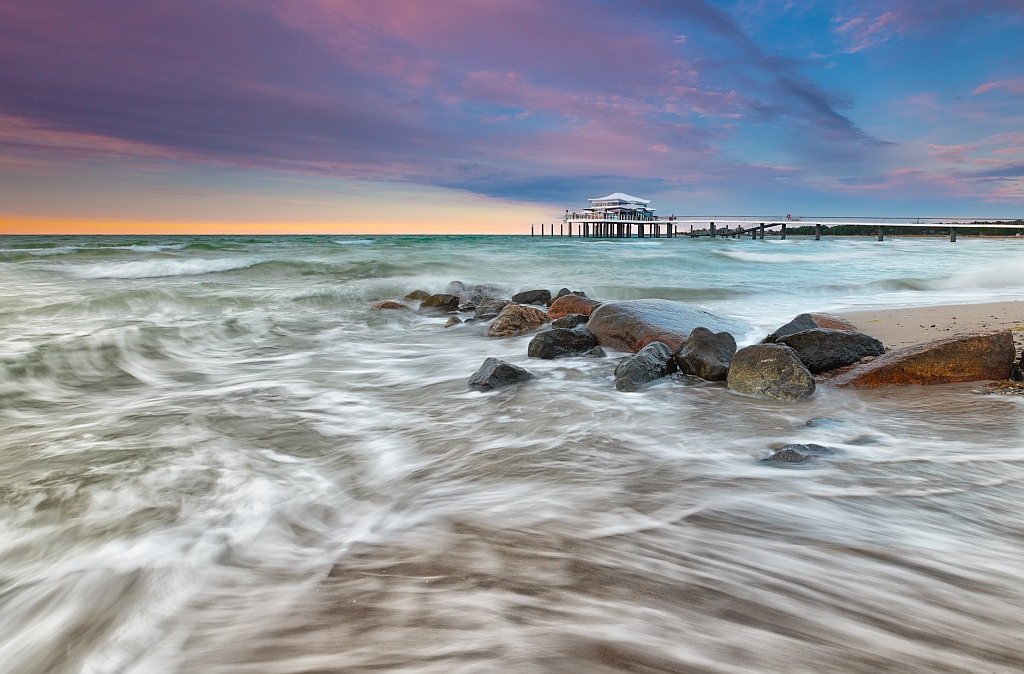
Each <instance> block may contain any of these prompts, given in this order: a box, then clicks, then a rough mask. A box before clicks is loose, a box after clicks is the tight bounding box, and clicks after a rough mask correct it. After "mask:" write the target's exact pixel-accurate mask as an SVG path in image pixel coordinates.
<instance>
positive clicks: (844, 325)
mask: <svg viewBox="0 0 1024 674" xmlns="http://www.w3.org/2000/svg"><path fill="white" fill-rule="evenodd" d="M811 318H812V319H814V322H815V323H816V324H817V325H818V327H819V328H825V329H826V330H852V331H854V332H857V326H856V325H854V324H853V323H851V322H850V321H848V320H846V319H845V318H843V317H842V316H836V315H835V314H826V313H824V312H820V311H814V312H811Z"/></svg>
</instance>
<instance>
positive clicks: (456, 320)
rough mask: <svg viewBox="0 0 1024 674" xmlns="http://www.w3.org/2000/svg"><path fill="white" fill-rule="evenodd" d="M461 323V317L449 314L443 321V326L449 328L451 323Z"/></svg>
mask: <svg viewBox="0 0 1024 674" xmlns="http://www.w3.org/2000/svg"><path fill="white" fill-rule="evenodd" d="M461 324H462V319H461V318H459V317H458V316H449V317H448V320H447V321H445V324H444V327H446V328H450V327H452V326H453V325H461Z"/></svg>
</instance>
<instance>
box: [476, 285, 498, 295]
mask: <svg viewBox="0 0 1024 674" xmlns="http://www.w3.org/2000/svg"><path fill="white" fill-rule="evenodd" d="M504 294H505V291H503V290H502V289H501V288H496V287H495V286H489V285H478V286H473V295H474V296H479V297H481V298H484V297H501V296H502V295H504Z"/></svg>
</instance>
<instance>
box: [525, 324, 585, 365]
mask: <svg viewBox="0 0 1024 674" xmlns="http://www.w3.org/2000/svg"><path fill="white" fill-rule="evenodd" d="M595 346H597V339H596V338H595V337H594V335H593V334H592V333H591V332H590V331H589V330H587V329H586V328H583V327H580V328H575V329H573V330H567V329H565V328H555V329H554V330H546V331H545V332H542V333H540V334H539V335H537V336H536V337H534V338H533V339H532V340H530V346H529V347H527V350H526V353H527V355H529V356H530V358H558V357H559V356H581V355H583V354H585V353H586V352H588V351H590V350H591V349H593V348H594V347H595Z"/></svg>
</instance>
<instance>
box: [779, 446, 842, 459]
mask: <svg viewBox="0 0 1024 674" xmlns="http://www.w3.org/2000/svg"><path fill="white" fill-rule="evenodd" d="M834 453H835V452H834V451H833V450H831V449H829V448H828V447H825V446H823V445H815V444H806V445H799V444H792V445H786V446H785V447H783V448H781V449H779V450H778V451H777V452H775V453H773V454H772V455H771V456H769V457H768V458H767V459H765V461H778V462H780V463H803V462H804V461H807V460H808V459H812V458H814V457H818V456H823V455H827V454H834Z"/></svg>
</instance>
